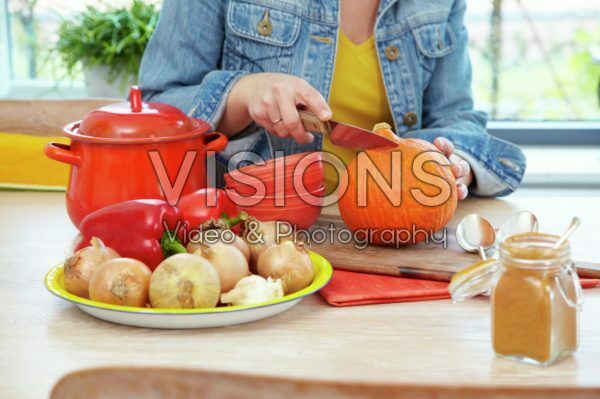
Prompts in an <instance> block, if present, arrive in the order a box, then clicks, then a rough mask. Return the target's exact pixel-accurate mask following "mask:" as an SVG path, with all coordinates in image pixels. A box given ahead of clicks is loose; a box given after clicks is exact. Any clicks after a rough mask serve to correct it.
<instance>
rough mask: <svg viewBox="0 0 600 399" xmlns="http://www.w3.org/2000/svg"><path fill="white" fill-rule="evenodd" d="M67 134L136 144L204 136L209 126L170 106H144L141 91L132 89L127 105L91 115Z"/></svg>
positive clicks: (146, 104)
mask: <svg viewBox="0 0 600 399" xmlns="http://www.w3.org/2000/svg"><path fill="white" fill-rule="evenodd" d="M65 130H66V132H67V134H68V135H69V136H74V137H75V138H79V139H83V140H86V139H87V140H91V141H111V142H113V141H118V142H130V141H134V142H137V141H157V140H158V141H162V140H164V139H167V140H169V139H182V138H184V137H189V136H194V135H197V134H201V133H204V132H206V131H208V130H209V126H208V124H206V123H205V122H202V121H199V120H197V119H192V118H189V117H188V116H187V115H186V114H185V113H183V112H182V111H181V110H179V109H178V108H176V107H173V106H171V105H168V104H162V103H156V102H148V103H145V102H142V93H141V90H140V89H139V87H137V86H132V87H131V89H130V91H129V101H128V102H122V103H115V104H109V105H106V106H104V107H101V108H98V109H96V110H94V111H91V112H89V113H88V114H87V115H86V116H85V117H84V118H83V120H82V121H81V122H79V123H74V124H71V125H69V126H67V128H66V129H65Z"/></svg>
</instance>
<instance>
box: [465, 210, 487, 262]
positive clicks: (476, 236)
mask: <svg viewBox="0 0 600 399" xmlns="http://www.w3.org/2000/svg"><path fill="white" fill-rule="evenodd" d="M456 241H457V242H458V245H460V247H461V248H462V249H464V250H465V251H467V252H471V253H479V256H480V257H481V260H486V256H485V250H486V249H488V248H491V247H492V246H493V245H494V243H495V242H496V231H495V230H494V227H493V226H492V225H491V224H490V222H488V220H487V219H486V218H484V217H483V216H480V215H477V214H475V213H471V214H470V215H467V216H465V217H464V218H462V220H461V221H460V223H459V224H458V226H456Z"/></svg>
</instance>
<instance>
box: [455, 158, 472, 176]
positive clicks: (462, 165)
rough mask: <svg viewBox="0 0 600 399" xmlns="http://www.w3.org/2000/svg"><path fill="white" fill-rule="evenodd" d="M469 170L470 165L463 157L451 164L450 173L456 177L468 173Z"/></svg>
mask: <svg viewBox="0 0 600 399" xmlns="http://www.w3.org/2000/svg"><path fill="white" fill-rule="evenodd" d="M470 171H471V166H470V165H469V163H468V162H467V161H465V160H464V159H461V160H460V161H457V162H455V163H453V164H452V173H453V174H454V177H456V178H457V179H458V178H461V177H464V176H466V175H468V174H469V172H470Z"/></svg>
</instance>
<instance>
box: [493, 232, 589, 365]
mask: <svg viewBox="0 0 600 399" xmlns="http://www.w3.org/2000/svg"><path fill="white" fill-rule="evenodd" d="M557 239H558V237H556V236H552V235H547V234H539V233H526V234H519V235H515V236H511V237H508V238H507V239H506V240H505V241H504V242H503V243H502V244H501V245H500V272H499V277H498V280H497V282H496V284H495V287H494V288H493V291H492V341H493V346H494V351H495V352H496V353H497V354H498V355H500V356H502V357H507V358H511V359H515V360H520V361H524V362H528V363H534V364H539V365H549V364H551V363H553V362H554V361H555V360H557V359H559V358H561V357H563V356H565V355H568V354H571V353H573V352H575V350H576V349H577V344H578V307H579V306H578V305H577V303H579V302H580V298H579V295H580V286H579V280H578V279H577V275H576V274H575V272H574V270H573V268H572V263H571V262H570V260H569V257H570V250H569V246H568V244H567V243H565V244H563V245H561V246H560V247H559V248H557V249H553V245H554V244H555V242H556V240H557ZM561 291H562V292H561Z"/></svg>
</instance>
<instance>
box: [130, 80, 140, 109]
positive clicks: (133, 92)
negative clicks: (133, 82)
mask: <svg viewBox="0 0 600 399" xmlns="http://www.w3.org/2000/svg"><path fill="white" fill-rule="evenodd" d="M129 104H130V105H131V112H141V111H142V91H141V90H140V88H139V87H138V86H131V89H129Z"/></svg>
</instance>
